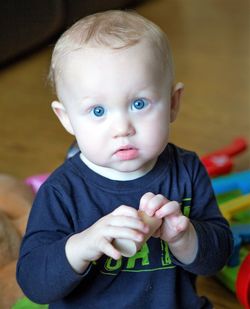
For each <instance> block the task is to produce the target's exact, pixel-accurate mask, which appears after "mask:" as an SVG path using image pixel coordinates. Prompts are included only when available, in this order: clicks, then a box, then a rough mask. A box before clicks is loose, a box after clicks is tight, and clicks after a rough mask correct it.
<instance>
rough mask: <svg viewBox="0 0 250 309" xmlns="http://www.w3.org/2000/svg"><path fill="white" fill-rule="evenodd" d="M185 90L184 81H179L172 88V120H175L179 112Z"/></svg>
mask: <svg viewBox="0 0 250 309" xmlns="http://www.w3.org/2000/svg"><path fill="white" fill-rule="evenodd" d="M183 91H184V85H183V83H177V84H176V85H175V86H174V87H173V90H172V95H171V109H170V121H171V122H173V121H175V119H176V117H177V114H178V112H179V108H180V103H181V97H182V94H183Z"/></svg>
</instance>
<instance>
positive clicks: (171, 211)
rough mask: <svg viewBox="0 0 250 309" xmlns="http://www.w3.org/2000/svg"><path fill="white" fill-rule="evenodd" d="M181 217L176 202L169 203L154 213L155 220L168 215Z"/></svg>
mask: <svg viewBox="0 0 250 309" xmlns="http://www.w3.org/2000/svg"><path fill="white" fill-rule="evenodd" d="M178 214H180V215H182V213H181V209H180V204H179V203H178V202H176V201H171V202H168V203H166V204H165V205H163V206H162V207H161V208H160V209H158V210H157V211H156V212H155V216H156V217H157V218H164V217H167V216H170V215H178Z"/></svg>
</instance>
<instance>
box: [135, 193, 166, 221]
mask: <svg viewBox="0 0 250 309" xmlns="http://www.w3.org/2000/svg"><path fill="white" fill-rule="evenodd" d="M150 196H151V198H150ZM167 202H168V199H167V198H166V197H165V196H163V195H161V194H157V195H154V194H153V193H146V195H144V196H143V197H142V199H141V202H140V209H141V210H143V211H145V213H146V214H147V215H148V216H153V215H154V214H155V213H156V212H157V210H159V209H160V208H161V207H163V206H164V204H166V203H167Z"/></svg>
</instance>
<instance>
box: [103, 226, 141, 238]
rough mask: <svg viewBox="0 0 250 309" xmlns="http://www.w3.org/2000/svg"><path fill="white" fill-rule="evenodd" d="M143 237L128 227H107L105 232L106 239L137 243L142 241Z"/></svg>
mask: <svg viewBox="0 0 250 309" xmlns="http://www.w3.org/2000/svg"><path fill="white" fill-rule="evenodd" d="M144 237H145V235H144V234H143V233H142V232H140V231H138V230H136V229H132V228H128V227H120V226H107V227H106V231H105V238H106V239H115V238H124V239H130V240H133V241H136V242H138V241H142V240H143V239H144Z"/></svg>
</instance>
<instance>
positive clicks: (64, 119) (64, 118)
mask: <svg viewBox="0 0 250 309" xmlns="http://www.w3.org/2000/svg"><path fill="white" fill-rule="evenodd" d="M51 107H52V109H53V111H54V113H55V114H56V116H57V117H58V119H59V120H60V122H61V124H62V125H63V126H64V128H65V130H67V131H68V132H69V133H70V134H72V135H74V130H73V128H72V126H71V122H70V120H69V117H68V114H67V111H66V109H65V107H64V105H63V104H62V103H60V102H58V101H53V102H52V103H51Z"/></svg>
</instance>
